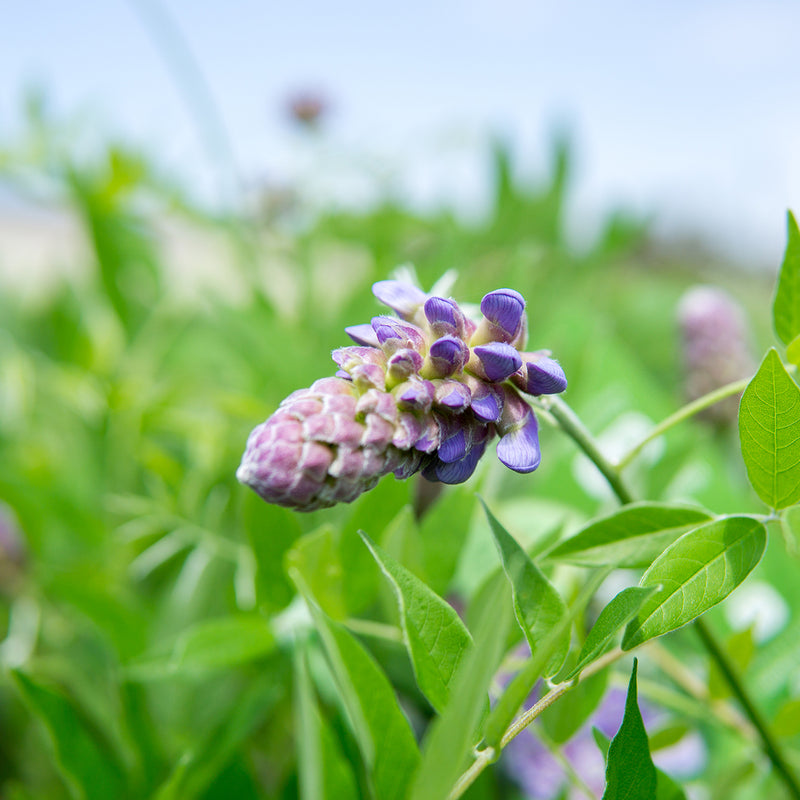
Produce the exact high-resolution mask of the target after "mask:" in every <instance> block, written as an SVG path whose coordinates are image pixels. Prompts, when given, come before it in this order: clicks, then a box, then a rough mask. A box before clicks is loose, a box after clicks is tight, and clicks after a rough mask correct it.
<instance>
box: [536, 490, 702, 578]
mask: <svg viewBox="0 0 800 800" xmlns="http://www.w3.org/2000/svg"><path fill="white" fill-rule="evenodd" d="M710 519H711V516H710V515H709V514H707V513H706V512H705V511H703V510H701V509H699V508H690V507H687V506H677V505H669V504H666V503H633V504H632V505H628V506H625V508H623V509H620V510H619V511H617V512H615V513H613V514H611V515H609V516H607V517H603V518H602V519H599V520H596V521H595V522H592V523H590V524H589V525H587V526H586V527H585V528H584V529H583V530H582V531H580V532H578V533H576V534H575V535H574V536H572V537H571V538H569V539H567V540H566V541H565V542H562V543H561V544H560V545H559V546H558V547H556V548H555V549H554V550H551V551H550V552H549V553H548V554H547V557H548V559H551V558H552V559H557V560H559V561H567V562H569V563H570V564H580V565H581V566H586V567H590V566H596V565H599V564H613V565H614V566H617V567H641V568H645V567H648V566H649V565H650V563H651V562H652V560H653V559H654V558H656V556H658V555H659V554H660V553H662V552H663V551H664V548H665V547H667V546H668V545H670V544H672V542H674V541H675V540H676V539H677V538H678V537H679V536H681V535H682V534H684V533H686V531H688V530H691V529H692V528H694V527H696V526H697V525H698V524H700V523H701V522H705V521H707V520H710Z"/></svg>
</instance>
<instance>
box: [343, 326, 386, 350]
mask: <svg viewBox="0 0 800 800" xmlns="http://www.w3.org/2000/svg"><path fill="white" fill-rule="evenodd" d="M344 332H345V333H346V334H347V335H348V336H349V337H350V338H351V339H352V340H353V341H354V342H355V343H356V344H363V345H366V346H367V347H378V345H379V343H378V337H377V336H376V335H375V331H374V330H373V329H372V325H368V324H366V323H364V324H363V325H351V326H350V327H349V328H345V329H344Z"/></svg>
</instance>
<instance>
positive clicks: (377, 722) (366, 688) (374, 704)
mask: <svg viewBox="0 0 800 800" xmlns="http://www.w3.org/2000/svg"><path fill="white" fill-rule="evenodd" d="M290 574H291V576H292V578H293V580H294V581H295V583H296V584H297V585H298V588H300V590H301V591H302V592H303V594H304V596H305V597H306V600H307V602H308V605H309V609H310V611H311V616H312V617H313V619H314V624H315V626H316V628H317V631H318V632H319V635H320V638H321V639H322V643H323V645H324V647H325V652H326V655H327V657H328V661H329V663H330V666H331V670H332V671H333V675H334V677H335V679H336V686H337V688H338V691H339V695H340V697H341V701H342V704H343V705H344V708H345V710H346V711H347V716H348V719H349V721H350V723H351V725H352V727H353V733H354V735H355V738H356V741H357V742H358V747H359V750H360V752H361V757H362V758H363V760H364V763H365V765H366V767H367V773H368V775H369V777H370V780H371V783H372V786H373V790H374V792H375V796H376V798H378V800H401V798H404V797H405V795H406V789H407V787H408V784H409V781H410V780H411V777H412V774H413V772H414V770H415V769H416V767H417V764H418V762H419V750H418V749H417V744H416V742H415V741H414V735H413V733H412V732H411V728H410V727H409V724H408V721H407V720H406V718H405V716H404V714H403V712H402V711H401V710H400V707H399V706H398V704H397V699H396V698H395V695H394V690H393V689H392V686H391V684H390V683H389V680H388V679H387V677H386V675H385V674H384V673H383V672H382V671H381V669H380V667H379V666H378V665H377V664H376V663H375V661H374V660H373V658H372V656H370V655H369V653H367V651H366V650H365V649H364V647H363V646H362V645H361V644H360V643H359V642H358V641H357V640H356V639H355V638H354V637H353V636H352V634H350V633H349V632H348V631H347V630H346V629H345V628H343V627H342V626H341V625H339V624H338V623H336V622H334V621H333V620H331V619H330V618H329V617H328V616H327V615H326V614H325V613H324V612H323V611H322V610H321V609H320V608H319V606H318V605H317V604H316V603H315V602H314V599H313V597H312V595H311V593H310V590H309V588H308V586H306V585H305V584H304V583H303V579H302V576H301V575H300V574H299V573H297V572H296V571H294V570H293V571H292V572H291V573H290Z"/></svg>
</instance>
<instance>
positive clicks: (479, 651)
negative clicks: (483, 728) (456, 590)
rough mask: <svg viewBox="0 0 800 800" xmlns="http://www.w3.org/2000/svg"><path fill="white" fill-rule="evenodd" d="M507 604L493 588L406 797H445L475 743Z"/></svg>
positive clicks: (506, 623) (508, 611) (434, 799)
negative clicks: (493, 591) (494, 592)
mask: <svg viewBox="0 0 800 800" xmlns="http://www.w3.org/2000/svg"><path fill="white" fill-rule="evenodd" d="M510 624H511V608H510V606H509V604H508V602H507V595H506V593H505V592H498V593H496V594H495V595H494V596H493V597H492V598H490V599H489V601H488V602H487V603H486V605H485V606H484V607H483V609H482V610H481V615H480V617H479V619H478V624H477V625H476V628H475V647H472V648H470V650H469V651H468V653H467V655H466V657H465V658H464V659H463V660H462V662H461V664H460V666H459V668H458V671H457V672H456V675H455V678H454V680H453V688H452V691H451V692H450V702H449V703H448V704H447V707H446V708H445V709H444V711H443V712H442V714H441V716H440V717H438V718H437V719H436V720H435V721H434V723H433V725H432V726H431V727H430V729H429V731H428V733H427V735H426V737H425V741H424V744H423V750H422V763H421V764H420V767H419V771H418V772H417V775H416V778H415V779H414V784H413V789H412V792H411V794H410V796H409V797H410V800H445V798H446V797H447V796H448V794H449V793H450V790H451V789H452V788H453V785H454V784H455V782H456V780H457V779H458V777H459V775H460V774H461V772H462V771H463V770H464V769H465V768H466V766H467V762H468V758H469V756H470V754H471V753H472V749H473V747H474V745H475V744H476V742H477V740H478V738H479V734H478V732H477V729H478V725H479V723H480V719H481V716H482V715H483V713H484V712H485V710H486V702H487V694H488V691H489V685H490V683H491V681H492V677H493V676H494V673H495V670H496V669H497V667H498V665H499V663H500V660H501V658H502V656H503V651H504V649H505V641H506V636H507V635H508V629H509V626H510Z"/></svg>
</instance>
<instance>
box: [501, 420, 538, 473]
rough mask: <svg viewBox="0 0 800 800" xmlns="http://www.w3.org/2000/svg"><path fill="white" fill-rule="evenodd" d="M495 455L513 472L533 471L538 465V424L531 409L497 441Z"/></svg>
mask: <svg viewBox="0 0 800 800" xmlns="http://www.w3.org/2000/svg"><path fill="white" fill-rule="evenodd" d="M497 457H498V458H499V459H500V461H502V462H503V464H505V465H506V466H507V467H508V468H509V469H513V470H514V472H523V473H524V472H533V471H534V470H535V469H536V467H538V466H539V462H540V461H541V458H542V454H541V451H540V450H539V425H538V424H537V422H536V416H535V415H534V413H533V411H531V410H530V409H528V417H527V419H526V420H525V422H524V423H523V424H522V425H521V426H520V427H518V428H513V429H512V430H511V431H509V432H508V433H507V434H506V435H505V436H503V437H502V438H501V439H500V441H499V442H498V443H497Z"/></svg>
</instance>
